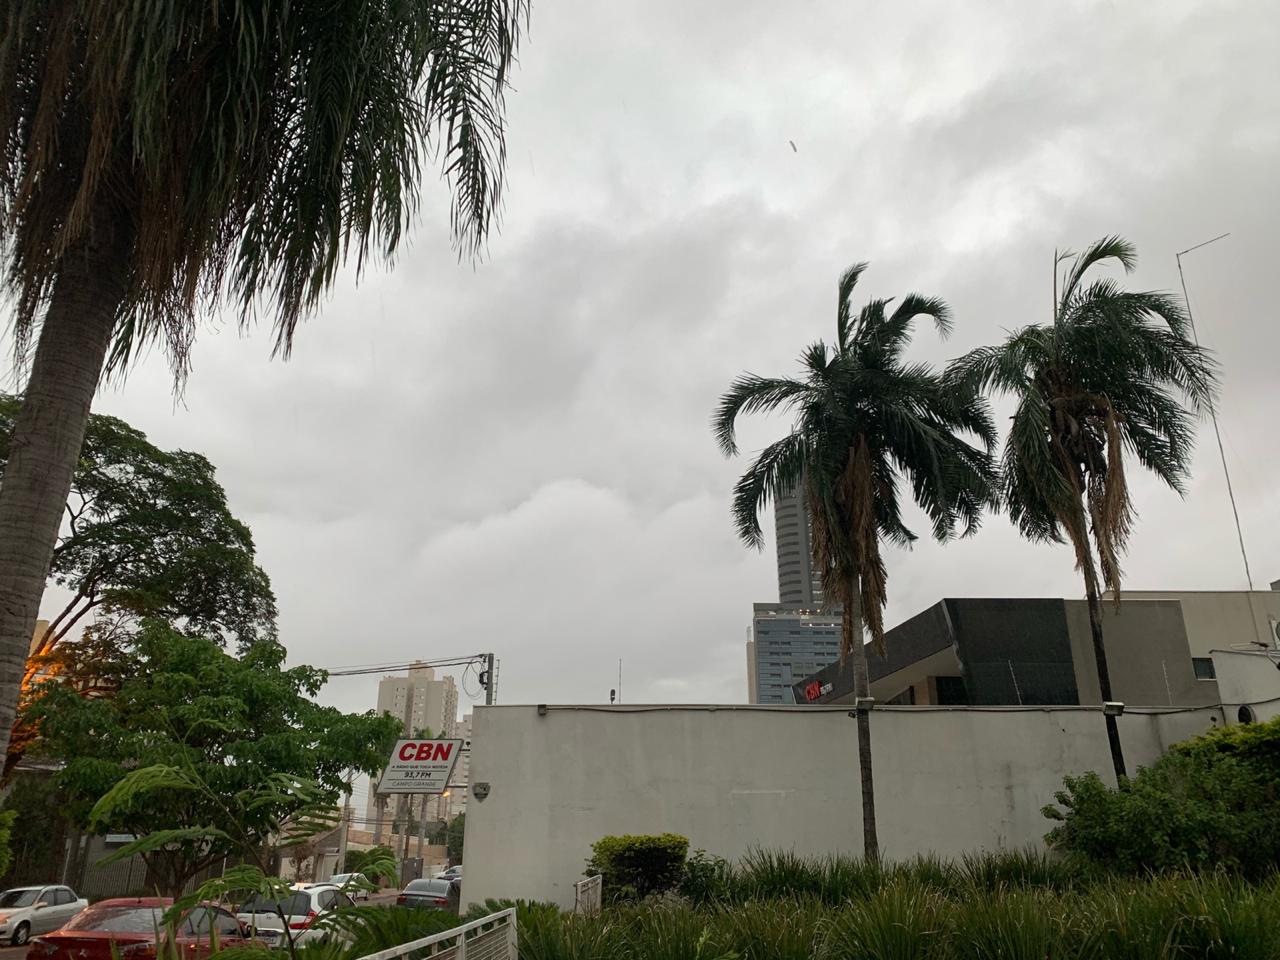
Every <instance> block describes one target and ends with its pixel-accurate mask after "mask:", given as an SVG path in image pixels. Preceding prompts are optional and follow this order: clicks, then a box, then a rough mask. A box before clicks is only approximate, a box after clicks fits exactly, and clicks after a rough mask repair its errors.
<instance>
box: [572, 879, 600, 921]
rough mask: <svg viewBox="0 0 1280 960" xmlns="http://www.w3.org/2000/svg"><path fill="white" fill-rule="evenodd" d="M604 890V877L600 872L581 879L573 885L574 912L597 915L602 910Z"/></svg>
mask: <svg viewBox="0 0 1280 960" xmlns="http://www.w3.org/2000/svg"><path fill="white" fill-rule="evenodd" d="M603 891H604V878H603V877H602V876H600V874H596V875H595V876H594V877H587V878H586V879H585V880H579V881H578V882H577V883H575V884H574V885H573V912H574V913H585V914H586V915H587V916H589V917H590V916H595V915H596V914H597V913H599V912H600V901H601V896H602V894H603Z"/></svg>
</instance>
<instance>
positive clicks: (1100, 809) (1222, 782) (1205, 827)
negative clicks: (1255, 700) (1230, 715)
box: [1044, 718, 1280, 877]
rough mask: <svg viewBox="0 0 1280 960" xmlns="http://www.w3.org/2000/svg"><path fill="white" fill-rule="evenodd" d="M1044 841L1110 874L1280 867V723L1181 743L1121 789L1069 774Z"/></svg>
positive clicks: (1049, 813)
mask: <svg viewBox="0 0 1280 960" xmlns="http://www.w3.org/2000/svg"><path fill="white" fill-rule="evenodd" d="M1055 800H1056V805H1050V806H1047V807H1045V808H1044V814H1045V816H1046V817H1048V818H1049V819H1051V820H1054V821H1056V824H1057V825H1056V826H1055V827H1054V828H1053V829H1052V830H1051V831H1049V834H1048V835H1047V837H1046V839H1047V840H1048V841H1049V843H1050V844H1051V845H1052V846H1055V847H1057V848H1058V849H1060V850H1063V851H1066V852H1069V853H1074V854H1080V855H1082V856H1084V857H1085V858H1087V859H1088V860H1089V861H1091V862H1093V863H1096V864H1099V865H1101V866H1105V867H1107V868H1109V869H1114V870H1121V871H1124V872H1128V873H1145V872H1147V871H1150V870H1161V869H1175V870H1180V869H1186V868H1188V867H1191V868H1194V869H1197V870H1214V869H1223V868H1225V869H1230V870H1237V871H1241V872H1244V873H1247V874H1250V875H1253V876H1257V877H1263V876H1266V875H1268V874H1271V873H1273V872H1274V871H1275V869H1276V864H1277V863H1280V718H1277V719H1275V720H1272V721H1270V722H1268V723H1257V724H1246V725H1244V726H1239V727H1228V728H1219V729H1217V730H1212V731H1210V732H1208V733H1206V734H1204V735H1202V736H1199V737H1193V738H1192V739H1191V740H1188V741H1186V742H1184V743H1180V744H1175V745H1174V746H1173V747H1172V748H1171V749H1170V750H1169V752H1168V753H1166V754H1164V755H1163V756H1162V757H1160V758H1159V759H1158V760H1156V762H1155V763H1153V764H1152V765H1151V766H1150V767H1144V768H1142V769H1140V770H1139V771H1138V773H1137V775H1136V776H1134V777H1133V778H1132V779H1131V780H1126V781H1125V783H1124V784H1123V786H1122V787H1121V788H1119V789H1116V788H1112V787H1109V786H1107V785H1106V784H1105V783H1103V782H1102V779H1101V778H1100V777H1099V776H1098V775H1097V774H1096V773H1087V774H1085V775H1083V776H1080V777H1067V778H1066V779H1065V781H1064V789H1063V790H1061V791H1059V792H1058V793H1057V794H1056V795H1055Z"/></svg>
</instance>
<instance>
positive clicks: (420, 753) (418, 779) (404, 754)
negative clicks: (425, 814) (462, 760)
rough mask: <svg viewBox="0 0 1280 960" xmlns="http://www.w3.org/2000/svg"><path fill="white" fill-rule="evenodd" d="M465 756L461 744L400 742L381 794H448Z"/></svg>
mask: <svg viewBox="0 0 1280 960" xmlns="http://www.w3.org/2000/svg"><path fill="white" fill-rule="evenodd" d="M461 752H462V741H461V740H397V741H396V745H395V747H393V748H392V750H391V759H390V760H389V761H388V762H387V768H386V769H385V770H383V771H382V780H381V781H380V782H379V783H378V792H379V793H444V792H445V790H447V789H448V788H449V778H450V777H451V776H452V775H453V767H454V764H456V763H457V762H458V754H460V753H461Z"/></svg>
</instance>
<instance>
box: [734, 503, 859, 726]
mask: <svg viewBox="0 0 1280 960" xmlns="http://www.w3.org/2000/svg"><path fill="white" fill-rule="evenodd" d="M773 519H774V530H775V533H776V535H777V560H778V600H779V601H780V602H778V603H757V604H754V607H753V610H752V618H751V638H750V639H749V640H748V641H747V702H748V703H795V702H796V699H795V694H794V692H793V685H794V684H795V683H796V682H797V681H799V680H801V679H802V678H804V677H807V676H809V675H810V674H812V673H816V672H817V671H818V670H820V669H822V668H823V667H825V666H826V665H827V664H829V663H832V662H833V661H835V660H837V659H838V658H839V656H840V610H839V609H838V608H837V609H835V610H828V611H824V610H823V609H822V603H823V598H822V578H821V576H820V575H819V574H818V572H817V571H815V570H814V569H813V539H812V532H811V526H810V521H809V510H808V507H807V505H806V504H805V502H804V497H803V496H802V495H801V494H800V492H799V491H798V490H797V491H793V492H792V493H790V494H788V495H787V496H784V497H779V498H778V500H777V502H776V503H775V504H774V510H773Z"/></svg>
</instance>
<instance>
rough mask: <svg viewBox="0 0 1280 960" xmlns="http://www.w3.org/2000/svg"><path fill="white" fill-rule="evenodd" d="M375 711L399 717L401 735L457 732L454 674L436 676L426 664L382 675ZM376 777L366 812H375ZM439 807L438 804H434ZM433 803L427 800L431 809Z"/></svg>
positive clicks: (413, 735) (372, 814)
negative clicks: (390, 674)
mask: <svg viewBox="0 0 1280 960" xmlns="http://www.w3.org/2000/svg"><path fill="white" fill-rule="evenodd" d="M377 710H378V713H389V714H391V715H392V716H393V717H396V718H397V719H399V720H400V721H401V724H402V728H401V729H402V731H403V735H404V736H406V737H415V736H418V735H419V734H422V733H425V732H426V731H428V730H429V731H430V732H431V735H432V736H433V737H454V736H457V727H458V688H457V685H456V684H454V682H453V677H449V676H442V677H441V678H440V679H439V680H437V679H436V672H435V670H433V669H432V668H431V667H427V666H412V667H410V668H409V670H408V672H407V674H405V675H404V676H388V677H383V678H382V679H381V680H380V681H379V682H378V706H377ZM377 781H378V778H377V777H374V778H373V779H372V780H370V782H369V800H368V805H367V814H366V815H367V816H368V817H369V818H370V819H373V818H375V817H376V816H377V813H376V802H375V797H374V790H375V788H376V787H377V785H378V784H377ZM434 806H435V807H437V808H438V807H439V804H438V803H436V804H434ZM431 808H432V804H430V803H429V804H428V811H431Z"/></svg>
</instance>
